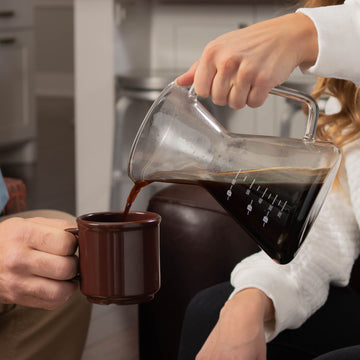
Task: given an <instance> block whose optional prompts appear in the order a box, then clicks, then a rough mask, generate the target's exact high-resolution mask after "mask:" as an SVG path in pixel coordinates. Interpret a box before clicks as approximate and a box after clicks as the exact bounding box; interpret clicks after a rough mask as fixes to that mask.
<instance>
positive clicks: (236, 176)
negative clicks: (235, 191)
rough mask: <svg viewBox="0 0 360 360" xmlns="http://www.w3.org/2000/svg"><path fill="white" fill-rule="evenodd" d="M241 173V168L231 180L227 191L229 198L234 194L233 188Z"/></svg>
mask: <svg viewBox="0 0 360 360" xmlns="http://www.w3.org/2000/svg"><path fill="white" fill-rule="evenodd" d="M240 173H241V169H240V170H239V171H238V172H237V173H236V175H235V177H234V178H233V179H232V181H231V186H230V189H229V190H228V191H227V192H226V195H227V200H229V199H230V197H231V195H232V188H233V186H234V185H235V184H236V180H237V178H238V176H239V175H240Z"/></svg>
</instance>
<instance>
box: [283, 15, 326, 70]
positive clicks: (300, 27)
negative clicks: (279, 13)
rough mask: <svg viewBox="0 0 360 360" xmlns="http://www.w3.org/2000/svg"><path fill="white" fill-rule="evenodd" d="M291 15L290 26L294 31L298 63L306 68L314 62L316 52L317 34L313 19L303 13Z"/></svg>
mask: <svg viewBox="0 0 360 360" xmlns="http://www.w3.org/2000/svg"><path fill="white" fill-rule="evenodd" d="M289 16H291V17H292V27H293V29H294V31H295V32H296V35H295V38H294V40H295V41H296V44H294V45H296V46H297V48H298V49H299V54H298V56H299V65H300V66H301V67H302V68H308V67H310V66H312V65H314V64H315V62H316V59H317V56H318V53H319V46H318V34H317V30H316V27H315V25H314V23H313V21H312V20H311V19H310V18H309V17H308V16H307V15H305V14H303V13H301V12H297V13H295V14H291V15H289Z"/></svg>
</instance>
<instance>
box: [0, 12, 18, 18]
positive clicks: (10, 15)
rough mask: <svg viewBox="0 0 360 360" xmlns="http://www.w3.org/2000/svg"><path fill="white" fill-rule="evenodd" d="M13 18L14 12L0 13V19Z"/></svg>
mask: <svg viewBox="0 0 360 360" xmlns="http://www.w3.org/2000/svg"><path fill="white" fill-rule="evenodd" d="M14 16H15V11H14V10H3V11H0V18H3V19H8V18H11V17H14Z"/></svg>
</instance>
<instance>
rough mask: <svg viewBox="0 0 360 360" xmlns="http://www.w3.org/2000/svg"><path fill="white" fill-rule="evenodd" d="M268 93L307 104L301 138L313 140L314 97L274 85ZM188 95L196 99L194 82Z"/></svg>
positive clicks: (315, 108) (316, 115) (315, 118)
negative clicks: (304, 127) (306, 115)
mask: <svg viewBox="0 0 360 360" xmlns="http://www.w3.org/2000/svg"><path fill="white" fill-rule="evenodd" d="M269 94H273V95H278V96H283V97H285V98H289V99H292V100H297V101H300V102H302V103H304V104H306V105H307V107H308V110H309V113H308V118H307V123H306V129H305V135H304V137H303V139H304V140H305V141H310V142H314V141H315V135H316V126H317V122H318V119H319V106H318V104H317V102H316V101H315V99H314V98H313V97H312V96H310V95H308V94H306V93H304V92H302V91H299V90H295V89H291V88H288V87H285V86H276V87H274V88H273V89H271V90H270V92H269ZM189 96H190V97H192V98H194V99H197V94H196V92H195V90H194V84H193V85H191V87H190V90H189Z"/></svg>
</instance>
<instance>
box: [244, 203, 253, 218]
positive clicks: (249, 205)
mask: <svg viewBox="0 0 360 360" xmlns="http://www.w3.org/2000/svg"><path fill="white" fill-rule="evenodd" d="M252 203H253V200H251V201H250V204H248V206H247V207H246V210H247V214H248V215H249V214H250V213H251V211H252V209H253V208H252Z"/></svg>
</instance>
